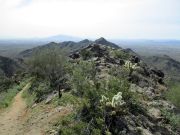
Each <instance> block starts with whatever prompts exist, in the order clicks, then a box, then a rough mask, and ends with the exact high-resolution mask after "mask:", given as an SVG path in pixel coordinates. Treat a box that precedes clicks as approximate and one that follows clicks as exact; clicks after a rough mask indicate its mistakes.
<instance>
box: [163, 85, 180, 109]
mask: <svg viewBox="0 0 180 135" xmlns="http://www.w3.org/2000/svg"><path fill="white" fill-rule="evenodd" d="M165 97H166V98H167V99H168V100H169V101H171V102H172V103H173V104H174V105H176V106H177V107H178V108H180V85H179V84H175V85H173V86H172V87H170V90H169V91H167V92H166V93H165Z"/></svg>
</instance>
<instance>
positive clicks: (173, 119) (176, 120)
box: [161, 109, 180, 129]
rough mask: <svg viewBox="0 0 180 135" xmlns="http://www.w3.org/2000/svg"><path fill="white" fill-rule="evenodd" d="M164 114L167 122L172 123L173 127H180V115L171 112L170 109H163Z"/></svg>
mask: <svg viewBox="0 0 180 135" xmlns="http://www.w3.org/2000/svg"><path fill="white" fill-rule="evenodd" d="M161 112H162V115H163V116H164V117H165V118H166V120H167V121H166V122H167V123H170V124H171V125H172V127H174V128H175V129H176V128H179V127H180V115H179V114H175V113H173V112H169V111H168V110H165V109H162V110H161Z"/></svg>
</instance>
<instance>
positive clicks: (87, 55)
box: [81, 49, 93, 60]
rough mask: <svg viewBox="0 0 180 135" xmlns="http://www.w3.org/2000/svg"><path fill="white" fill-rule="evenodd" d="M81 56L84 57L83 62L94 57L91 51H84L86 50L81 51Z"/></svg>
mask: <svg viewBox="0 0 180 135" xmlns="http://www.w3.org/2000/svg"><path fill="white" fill-rule="evenodd" d="M81 55H82V57H83V60H87V59H90V58H91V57H92V56H93V53H92V52H91V51H89V50H86V49H84V50H82V51H81Z"/></svg>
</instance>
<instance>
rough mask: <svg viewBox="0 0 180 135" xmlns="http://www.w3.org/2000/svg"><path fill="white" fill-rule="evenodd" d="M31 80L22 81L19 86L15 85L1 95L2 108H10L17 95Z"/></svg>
mask: <svg viewBox="0 0 180 135" xmlns="http://www.w3.org/2000/svg"><path fill="white" fill-rule="evenodd" d="M29 80H30V79H27V80H24V81H22V82H21V83H20V84H19V85H17V84H15V85H14V86H12V88H10V89H8V90H7V91H6V92H3V93H1V96H0V108H5V107H8V106H9V105H10V104H11V102H12V100H13V98H14V97H15V96H16V94H17V93H18V92H19V91H20V90H22V88H23V87H24V86H25V85H26V84H27V82H29Z"/></svg>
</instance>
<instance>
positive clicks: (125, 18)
mask: <svg viewBox="0 0 180 135" xmlns="http://www.w3.org/2000/svg"><path fill="white" fill-rule="evenodd" d="M57 34H64V35H72V36H79V37H86V38H88V37H91V38H96V37H101V36H104V37H107V38H121V39H123V38H141V39H143V38H145V39H154V38H156V39H180V0H0V38H16V37H46V36H51V35H57Z"/></svg>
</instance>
